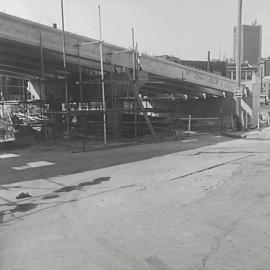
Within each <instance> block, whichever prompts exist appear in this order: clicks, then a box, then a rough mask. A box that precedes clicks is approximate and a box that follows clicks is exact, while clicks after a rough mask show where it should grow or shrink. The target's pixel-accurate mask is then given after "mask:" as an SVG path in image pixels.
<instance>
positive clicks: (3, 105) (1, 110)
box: [0, 75, 5, 118]
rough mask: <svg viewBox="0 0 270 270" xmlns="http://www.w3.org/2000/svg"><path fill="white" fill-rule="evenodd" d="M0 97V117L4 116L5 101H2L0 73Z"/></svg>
mask: <svg viewBox="0 0 270 270" xmlns="http://www.w3.org/2000/svg"><path fill="white" fill-rule="evenodd" d="M0 98H1V103H2V106H1V107H2V108H1V107H0V118H1V116H4V114H5V108H4V107H5V102H4V95H3V81H2V76H1V75H0Z"/></svg>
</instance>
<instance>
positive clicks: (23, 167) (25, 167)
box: [12, 161, 55, 171]
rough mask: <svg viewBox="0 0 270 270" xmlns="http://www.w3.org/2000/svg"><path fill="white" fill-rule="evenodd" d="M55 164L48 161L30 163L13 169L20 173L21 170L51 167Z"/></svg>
mask: <svg viewBox="0 0 270 270" xmlns="http://www.w3.org/2000/svg"><path fill="white" fill-rule="evenodd" d="M54 164H55V163H52V162H48V161H36V162H29V163H27V164H26V165H23V166H21V167H12V169H14V170H18V171H20V170H26V169H30V168H38V167H45V166H51V165H54Z"/></svg>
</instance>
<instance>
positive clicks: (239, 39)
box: [236, 0, 242, 129]
mask: <svg viewBox="0 0 270 270" xmlns="http://www.w3.org/2000/svg"><path fill="white" fill-rule="evenodd" d="M237 22H238V23H237V59H236V79H237V87H238V89H240V88H241V48H242V0H238V20H237ZM240 101H241V98H239V97H236V115H237V120H238V121H240V123H239V124H240V125H237V126H240V129H241V126H242V123H241V120H240V119H241V104H240Z"/></svg>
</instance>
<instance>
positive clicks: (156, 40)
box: [0, 0, 270, 59]
mask: <svg viewBox="0 0 270 270" xmlns="http://www.w3.org/2000/svg"><path fill="white" fill-rule="evenodd" d="M60 3H61V1H60V0H0V10H1V11H4V12H6V13H9V14H12V15H16V16H19V17H22V18H26V19H29V20H32V21H36V22H39V23H42V24H46V25H52V23H54V22H55V23H57V24H58V25H59V26H60V27H61V5H60ZM237 3H238V1H237V0H64V5H65V26H66V30H68V31H70V32H74V33H77V34H82V35H85V36H88V37H92V38H98V31H99V30H98V5H99V4H100V5H101V13H102V29H103V39H104V41H105V42H109V43H113V44H116V45H120V46H124V47H130V46H131V28H132V27H134V28H135V36H136V41H137V42H138V45H139V51H140V52H147V53H148V54H151V55H161V54H172V55H175V56H177V57H179V58H182V59H206V58H207V51H208V50H210V51H211V54H212V58H219V56H224V54H227V55H228V57H231V56H232V46H233V45H232V41H233V37H232V32H233V26H234V25H235V24H236V22H237ZM269 14H270V0H243V23H250V22H251V21H252V20H254V19H257V20H258V24H261V25H262V26H263V56H264V57H265V56H270V16H269Z"/></svg>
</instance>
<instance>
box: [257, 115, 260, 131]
mask: <svg viewBox="0 0 270 270" xmlns="http://www.w3.org/2000/svg"><path fill="white" fill-rule="evenodd" d="M257 128H258V129H260V113H258V114H257Z"/></svg>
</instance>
